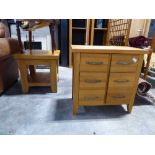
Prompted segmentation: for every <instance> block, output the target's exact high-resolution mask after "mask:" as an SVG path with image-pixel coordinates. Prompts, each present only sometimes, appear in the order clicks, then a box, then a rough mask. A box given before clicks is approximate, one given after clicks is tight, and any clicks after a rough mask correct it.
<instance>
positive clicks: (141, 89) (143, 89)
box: [137, 78, 152, 96]
mask: <svg viewBox="0 0 155 155" xmlns="http://www.w3.org/2000/svg"><path fill="white" fill-rule="evenodd" d="M151 88H152V85H151V83H149V82H147V81H145V80H143V79H142V78H139V80H138V88H137V95H139V96H146V93H147V92H148V91H149V90H150V89H151Z"/></svg>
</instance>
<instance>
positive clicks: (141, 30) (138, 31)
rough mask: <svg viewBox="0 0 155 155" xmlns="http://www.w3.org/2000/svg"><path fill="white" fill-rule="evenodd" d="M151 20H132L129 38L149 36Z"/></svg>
mask: <svg viewBox="0 0 155 155" xmlns="http://www.w3.org/2000/svg"><path fill="white" fill-rule="evenodd" d="M150 22H151V19H132V23H131V29H130V35H129V37H130V38H131V37H136V36H139V35H144V36H145V37H147V36H148V32H149V27H150Z"/></svg>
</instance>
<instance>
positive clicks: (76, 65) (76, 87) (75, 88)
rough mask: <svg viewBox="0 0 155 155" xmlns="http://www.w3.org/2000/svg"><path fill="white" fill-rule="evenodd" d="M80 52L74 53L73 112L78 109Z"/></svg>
mask: <svg viewBox="0 0 155 155" xmlns="http://www.w3.org/2000/svg"><path fill="white" fill-rule="evenodd" d="M79 74H80V53H74V54H73V77H72V78H73V87H72V89H73V114H76V113H77V111H78V102H79V81H80V76H79Z"/></svg>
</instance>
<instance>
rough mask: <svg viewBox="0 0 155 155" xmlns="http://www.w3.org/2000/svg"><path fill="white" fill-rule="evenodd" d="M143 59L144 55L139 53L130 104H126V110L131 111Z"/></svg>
mask: <svg viewBox="0 0 155 155" xmlns="http://www.w3.org/2000/svg"><path fill="white" fill-rule="evenodd" d="M143 59H144V55H139V63H138V66H137V70H136V77H135V84H134V87H133V93H132V94H131V98H130V104H128V106H127V109H128V112H131V110H132V106H133V104H134V99H135V95H136V91H137V86H138V79H139V77H140V73H141V68H142V64H143Z"/></svg>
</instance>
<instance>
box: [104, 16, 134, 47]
mask: <svg viewBox="0 0 155 155" xmlns="http://www.w3.org/2000/svg"><path fill="white" fill-rule="evenodd" d="M131 21H132V20H131V19H109V23H108V35H107V43H106V44H107V45H115V46H128V39H129V33H130V27H131Z"/></svg>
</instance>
